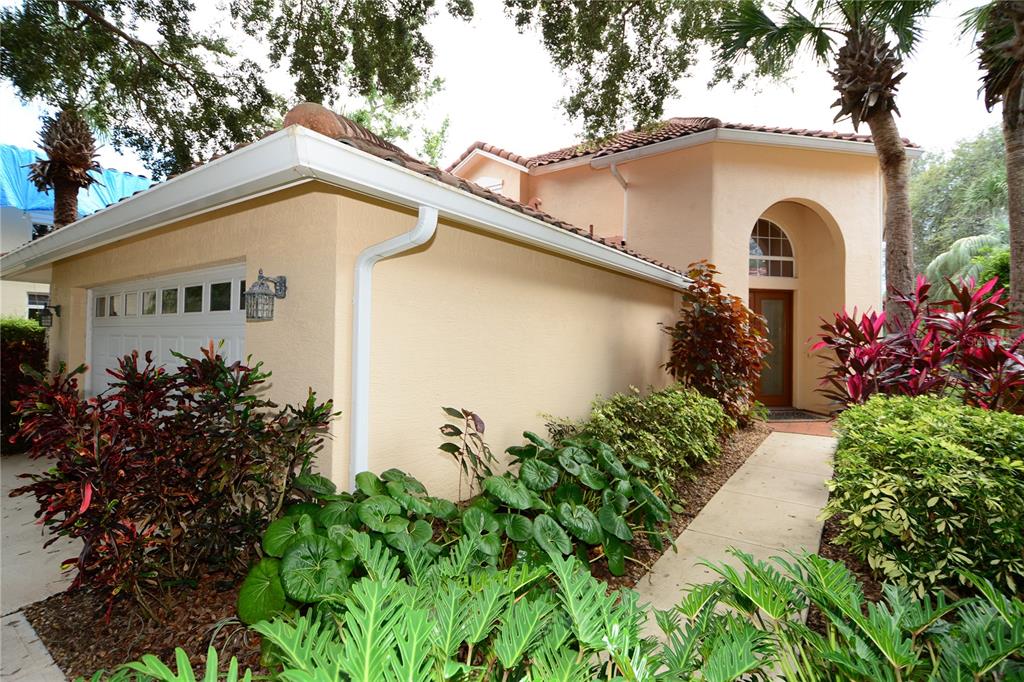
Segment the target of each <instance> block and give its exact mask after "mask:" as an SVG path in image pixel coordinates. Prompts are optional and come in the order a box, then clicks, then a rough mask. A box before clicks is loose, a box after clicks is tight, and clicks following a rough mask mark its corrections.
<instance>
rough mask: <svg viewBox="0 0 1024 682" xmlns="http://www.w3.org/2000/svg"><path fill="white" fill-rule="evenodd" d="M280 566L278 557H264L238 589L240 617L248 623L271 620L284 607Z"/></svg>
mask: <svg viewBox="0 0 1024 682" xmlns="http://www.w3.org/2000/svg"><path fill="white" fill-rule="evenodd" d="M280 567H281V562H280V561H279V560H278V559H273V558H269V557H268V558H264V559H261V560H260V561H259V563H257V564H256V565H255V566H253V567H252V569H250V570H249V575H247V576H245V581H244V582H243V583H242V587H241V588H240V589H239V590H238V617H239V618H240V619H241V621H242V622H243V623H245V624H246V625H252V624H253V623H257V622H259V621H261V620H270V619H271V618H273V617H274V616H275V615H277V614H278V613H279V612H280V611H281V610H282V609H284V605H285V596H284V586H283V585H281V574H280Z"/></svg>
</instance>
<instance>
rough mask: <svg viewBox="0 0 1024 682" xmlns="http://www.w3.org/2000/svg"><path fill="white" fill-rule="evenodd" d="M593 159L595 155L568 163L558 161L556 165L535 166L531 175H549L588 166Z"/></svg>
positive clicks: (577, 158) (571, 160)
mask: <svg viewBox="0 0 1024 682" xmlns="http://www.w3.org/2000/svg"><path fill="white" fill-rule="evenodd" d="M593 158H594V155H593V154H587V155H586V156H578V157H576V158H575V159H569V160H567V161H556V162H555V163H549V164H546V165H543V166H534V167H533V168H531V169H530V175H547V174H548V173H557V172H558V171H563V170H566V169H569V168H575V167H577V166H587V165H590V161H591V159H593Z"/></svg>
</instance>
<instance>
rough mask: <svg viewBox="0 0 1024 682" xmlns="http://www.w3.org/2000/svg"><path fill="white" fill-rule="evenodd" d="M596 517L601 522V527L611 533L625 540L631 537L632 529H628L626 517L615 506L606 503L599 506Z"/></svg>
mask: <svg viewBox="0 0 1024 682" xmlns="http://www.w3.org/2000/svg"><path fill="white" fill-rule="evenodd" d="M597 518H598V519H599V520H600V522H601V527H602V528H604V529H605V530H606V531H608V532H609V533H610V534H611V535H614V536H615V537H617V538H618V539H620V540H625V541H627V542H628V541H630V540H632V539H633V531H632V530H630V528H629V524H628V523H626V519H625V518H624V517H623V516H622V514H620V513H619V510H618V509H616V508H615V507H610V506H608V505H605V506H603V507H601V510H600V511H599V512H597Z"/></svg>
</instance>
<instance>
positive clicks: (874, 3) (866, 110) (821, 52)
mask: <svg viewBox="0 0 1024 682" xmlns="http://www.w3.org/2000/svg"><path fill="white" fill-rule="evenodd" d="M936 4H938V1H937V0H909V1H903V2H895V1H892V0H816V1H815V2H814V4H813V7H812V9H811V13H810V14H809V15H805V14H803V13H801V12H800V11H799V10H797V9H796V8H795V7H793V5H792V3H786V4H785V5H780V4H775V3H771V2H769V3H768V5H767V7H768V9H769V10H770V11H772V13H773V14H776V15H778V16H779V17H780V21H778V22H776V21H775V20H773V19H772V18H771V17H769V16H768V14H767V13H766V12H765V10H764V9H762V6H761V4H760V3H759V2H756V1H755V0H740V2H739V3H738V4H737V5H736V7H735V9H734V10H733V11H731V12H729V13H727V15H726V18H725V20H724V21H723V22H722V23H721V25H720V27H719V29H718V31H717V36H716V39H717V43H718V50H717V55H716V58H717V60H718V62H719V65H720V68H721V69H722V71H721V72H725V73H728V72H730V71H731V69H732V68H733V65H734V64H736V63H737V61H738V60H739V59H741V58H744V57H748V58H751V59H752V60H753V62H754V64H755V66H754V71H753V73H754V75H756V76H770V77H775V78H779V77H781V76H782V75H784V74H785V73H786V72H787V71H788V70H789V69H790V68H791V67H792V64H793V61H794V59H795V58H796V56H797V54H798V52H799V51H800V50H803V49H809V50H810V52H811V54H813V55H814V56H815V58H816V59H817V60H818V61H820V62H822V63H823V64H829V65H830V66H831V69H830V70H829V75H831V76H832V79H833V81H834V82H835V89H836V90H837V91H838V92H839V99H837V100H836V101H835V103H834V104H833V106H835V107H838V108H839V113H838V114H837V115H836V120H837V121H838V120H840V119H841V118H845V117H847V116H848V117H849V118H850V119H851V120H852V122H853V127H854V129H855V130H858V129H859V128H860V124H861V122H864V123H867V125H868V128H870V130H871V137H872V140H873V142H874V145H875V150H876V152H877V154H878V163H879V167H880V169H881V172H882V178H883V182H884V185H885V242H886V254H885V279H886V282H887V283H888V285H889V287H890V289H898V290H901V291H911V290H912V288H913V281H914V251H913V236H914V235H913V230H912V227H911V217H910V194H909V191H908V178H909V170H910V164H909V160H908V158H907V153H906V149H905V146H904V142H903V139H902V138H901V137H900V134H899V130H898V129H897V127H896V120H895V118H894V117H893V114H898V113H899V110H898V109H897V108H896V90H897V89H898V87H899V83H900V81H901V80H903V77H904V76H905V75H906V74H905V73H904V72H903V60H904V58H906V57H907V56H908V55H909V54H911V52H912V51H913V49H914V47H915V46H916V44H917V42H918V41H919V39H920V36H921V22H922V20H923V19H924V18H925V17H926V16H927V15H928V13H929V12H930V11H931V10H932V8H933V7H934V6H935V5H936ZM885 307H886V313H887V314H888V316H889V318H890V319H894V320H895V319H902V318H903V317H904V316H905V314H906V313H905V310H904V309H903V307H902V306H899V305H897V304H896V302H895V301H894V299H893V297H892V296H888V297H887V298H886V302H885Z"/></svg>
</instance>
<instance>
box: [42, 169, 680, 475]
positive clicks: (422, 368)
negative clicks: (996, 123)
mask: <svg viewBox="0 0 1024 682" xmlns="http://www.w3.org/2000/svg"><path fill="white" fill-rule="evenodd" d="M415 220H416V216H415V214H414V213H413V212H411V211H408V210H400V209H397V208H395V207H392V206H389V205H386V204H383V203H380V202H376V201H371V200H368V199H366V198H365V197H361V196H357V195H352V194H348V193H345V192H342V191H340V190H335V189H331V188H328V187H326V186H324V185H320V184H307V185H304V186H302V187H300V188H294V189H291V190H286V191H282V192H278V193H275V194H272V195H269V196H266V197H263V198H260V199H256V200H252V201H249V202H245V203H243V204H239V205H237V206H234V207H231V208H228V209H224V210H221V211H217V212H214V213H210V214H207V215H204V216H202V217H199V218H195V219H192V220H188V221H182V222H180V223H176V224H174V225H171V226H167V227H164V228H161V229H160V230H157V231H154V232H150V233H147V234H146V235H143V236H140V237H137V238H134V239H130V240H125V241H122V242H118V243H115V244H112V245H109V246H106V247H102V248H99V249H96V250H93V251H91V252H87V253H85V254H82V255H79V256H75V257H73V258H69V259H66V260H63V261H60V262H58V263H56V264H54V266H53V268H52V282H53V289H52V290H53V297H54V300H55V302H57V303H60V304H62V305H64V306H65V308H64V309H65V310H66V311H67V313H66V314H64V315H63V316H62V318H61V319H60V320H58V321H56V323H55V326H54V329H53V330H52V333H51V353H52V356H53V358H52V359H54V360H63V361H66V362H68V363H70V364H72V365H74V364H77V363H80V362H84V361H86V359H87V355H86V352H87V351H86V300H87V290H88V289H89V288H90V287H94V286H100V285H105V284H110V283H113V282H117V281H124V280H132V279H138V278H143V277H149V276H155V275H160V274H168V273H173V272H176V271H182V270H191V269H196V268H201V267H206V266H213V265H217V264H223V263H230V262H242V261H244V262H245V263H246V272H247V279H248V280H249V281H252V279H253V278H254V277H255V275H256V270H257V269H258V268H261V267H262V268H263V269H264V270H265V271H266V272H267V273H268V274H274V275H276V274H284V275H287V277H288V297H287V298H286V299H285V300H283V301H279V302H278V304H277V305H276V306H275V319H274V320H273V321H270V322H262V323H248V324H247V327H246V351H247V352H248V353H250V354H252V355H253V357H254V359H257V360H261V361H263V363H264V367H265V369H268V370H270V371H272V372H273V378H272V381H271V385H270V386H269V396H270V397H271V398H272V399H274V400H276V401H277V402H279V403H284V402H294V401H297V400H302V399H304V398H305V395H306V390H307V387H312V388H313V389H314V390H316V391H317V392H318V394H319V395H320V397H321V398H322V399H323V398H328V397H330V398H333V399H334V401H335V407H336V409H338V410H341V411H342V412H343V416H342V417H341V419H340V420H338V421H336V422H335V424H334V426H333V429H332V435H333V442H332V444H331V446H330V448H329V450H328V452H326V453H325V455H324V456H323V457H322V459H321V462H320V468H321V470H322V471H324V472H325V473H327V474H328V475H330V476H331V477H332V478H333V479H334V480H336V481H337V482H338V483H339V484H345V483H346V482H347V478H348V438H349V421H348V417H349V415H350V414H351V405H350V390H351V389H350V381H351V372H350V366H351V360H350V358H351V351H352V349H351V341H350V340H351V333H352V323H351V313H352V295H353V277H354V272H353V266H354V264H355V260H356V257H357V256H358V254H359V252H361V251H362V250H363V249H364V248H365V247H366V246H368V245H369V244H371V243H375V242H378V241H382V240H384V239H386V238H388V237H390V236H393V235H395V234H398V233H399V232H404V231H406V230H409V229H410V228H411V227H412V225H413V224H414V223H415ZM674 296H675V295H674V293H673V292H672V291H671V290H670V289H666V288H664V287H661V286H658V285H653V284H648V283H645V282H641V281H638V280H635V279H632V278H630V277H626V276H624V275H619V274H615V273H612V272H609V271H606V270H603V269H600V268H596V267H593V266H589V265H584V264H581V263H578V262H575V261H572V260H568V259H565V258H561V257H558V256H555V255H552V254H549V253H546V252H541V251H538V250H534V249H531V248H527V247H524V246H521V245H518V244H514V243H511V242H506V241H502V240H499V239H496V238H493V237H490V236H486V235H483V234H481V233H479V232H476V231H473V230H471V229H468V228H463V227H459V226H456V225H452V224H450V223H442V224H441V225H440V226H439V227H438V231H437V234H436V235H435V237H434V238H433V240H431V241H430V242H429V243H428V244H426V245H424V246H423V247H420V248H419V249H418V250H417V251H415V252H413V253H410V254H406V255H403V256H400V257H397V258H394V259H392V260H388V261H384V262H382V263H379V264H378V265H377V266H376V269H375V273H374V303H373V314H374V322H373V342H372V343H373V345H372V376H371V402H370V415H371V417H370V418H371V429H370V466H371V468H373V469H374V470H377V471H380V470H383V469H386V468H388V467H392V466H396V467H400V468H402V469H405V470H407V471H410V472H411V473H413V474H415V475H416V476H419V477H420V478H422V479H423V480H424V482H425V483H427V484H428V485H429V487H430V489H431V490H432V491H434V492H436V493H438V494H445V495H452V494H454V493H455V491H456V489H457V485H458V479H457V471H456V469H455V467H454V464H453V463H452V462H451V461H450V460H449V459H448V456H447V455H445V454H443V453H442V452H440V451H439V450H437V445H438V444H439V442H440V435H439V433H438V431H437V427H438V426H439V425H440V424H441V423H442V422H443V420H444V416H443V414H442V412H441V409H440V408H441V406H442V405H457V406H462V407H467V408H470V409H474V410H477V411H478V412H479V413H480V414H481V415H482V416H483V417H484V419H486V420H487V423H488V429H487V436H488V440H489V441H490V443H491V445H492V447H493V449H494V451H495V453H496V454H498V456H499V457H500V458H502V460H504V456H503V455H502V453H503V451H504V449H505V448H506V447H507V446H509V445H511V444H513V443H517V442H519V439H520V438H519V435H520V433H521V431H523V430H524V429H534V430H542V428H543V419H542V418H541V417H540V414H541V413H542V412H547V413H552V414H556V415H561V416H581V415H583V414H584V413H585V412H586V411H587V409H588V406H589V403H590V401H591V400H592V399H593V397H595V396H596V395H598V394H608V393H611V392H614V391H618V390H624V389H626V388H627V387H628V386H630V385H638V386H644V385H647V384H659V385H661V384H664V383H665V382H666V381H667V375H666V374H665V373H664V372H663V371H662V370H661V369H660V364H661V363H663V362H664V361H665V353H666V349H667V344H666V342H667V336H666V335H665V334H663V333H661V331H660V329H659V327H658V323H659V322H670V321H671V319H672V316H673V312H674V309H675V298H674Z"/></svg>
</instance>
